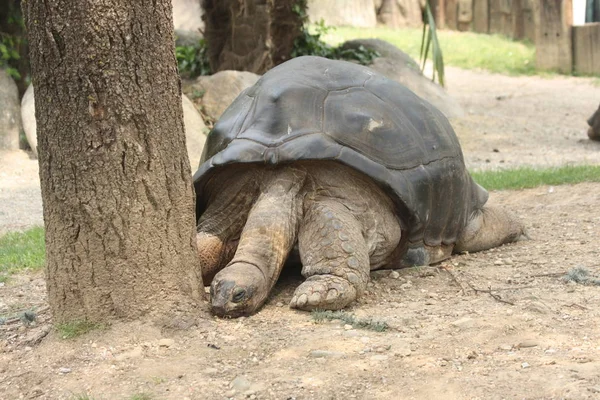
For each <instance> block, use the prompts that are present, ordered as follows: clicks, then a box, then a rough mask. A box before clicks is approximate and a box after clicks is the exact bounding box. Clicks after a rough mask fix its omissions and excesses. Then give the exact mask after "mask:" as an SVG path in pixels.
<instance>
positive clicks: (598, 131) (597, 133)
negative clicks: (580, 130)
mask: <svg viewBox="0 0 600 400" xmlns="http://www.w3.org/2000/svg"><path fill="white" fill-rule="evenodd" d="M587 123H588V125H589V126H590V128H589V129H588V137H589V138H590V139H592V140H600V106H599V107H598V109H597V110H596V112H595V113H594V114H593V115H592V116H591V117H590V118H589V119H588V121H587Z"/></svg>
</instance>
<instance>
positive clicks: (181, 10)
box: [172, 0, 204, 32]
mask: <svg viewBox="0 0 600 400" xmlns="http://www.w3.org/2000/svg"><path fill="white" fill-rule="evenodd" d="M172 1H173V25H175V30H181V31H192V32H199V31H202V30H203V29H204V22H203V21H202V7H200V0H172Z"/></svg>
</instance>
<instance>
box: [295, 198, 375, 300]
mask: <svg viewBox="0 0 600 400" xmlns="http://www.w3.org/2000/svg"><path fill="white" fill-rule="evenodd" d="M298 246H299V250H300V258H301V259H302V266H303V267H302V275H304V276H305V277H306V278H308V279H307V280H306V281H305V282H304V283H302V284H301V285H300V286H299V287H298V288H297V289H296V291H295V293H294V296H293V298H292V300H291V302H290V307H292V308H298V309H300V310H313V309H317V308H320V309H327V310H338V309H341V308H344V307H346V306H347V305H348V304H350V303H352V302H353V301H354V300H356V298H357V297H358V296H360V295H361V294H362V292H363V291H364V290H365V287H366V286H367V282H368V281H369V272H370V264H369V249H368V246H367V243H366V241H365V239H364V237H363V234H362V226H361V223H360V222H359V221H358V219H357V218H356V217H355V216H354V215H353V214H352V213H351V212H350V210H349V209H348V208H346V207H345V206H344V205H343V204H341V203H339V202H338V201H336V200H334V199H324V200H321V201H318V202H314V203H311V204H309V206H308V209H307V210H306V212H305V216H304V221H303V223H302V225H301V226H300V230H299V232H298Z"/></svg>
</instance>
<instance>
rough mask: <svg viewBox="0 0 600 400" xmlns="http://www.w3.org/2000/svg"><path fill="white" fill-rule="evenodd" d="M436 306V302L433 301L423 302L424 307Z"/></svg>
mask: <svg viewBox="0 0 600 400" xmlns="http://www.w3.org/2000/svg"><path fill="white" fill-rule="evenodd" d="M436 304H437V301H435V300H433V299H427V300H425V305H426V306H434V305H436Z"/></svg>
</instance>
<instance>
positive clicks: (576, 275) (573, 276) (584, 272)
mask: <svg viewBox="0 0 600 400" xmlns="http://www.w3.org/2000/svg"><path fill="white" fill-rule="evenodd" d="M562 280H563V281H565V282H575V283H581V284H582V285H592V286H600V278H596V277H593V276H591V273H590V271H589V270H588V269H587V268H585V267H581V266H577V267H575V268H572V269H571V270H570V271H568V272H567V273H566V275H565V276H563V277H562Z"/></svg>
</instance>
